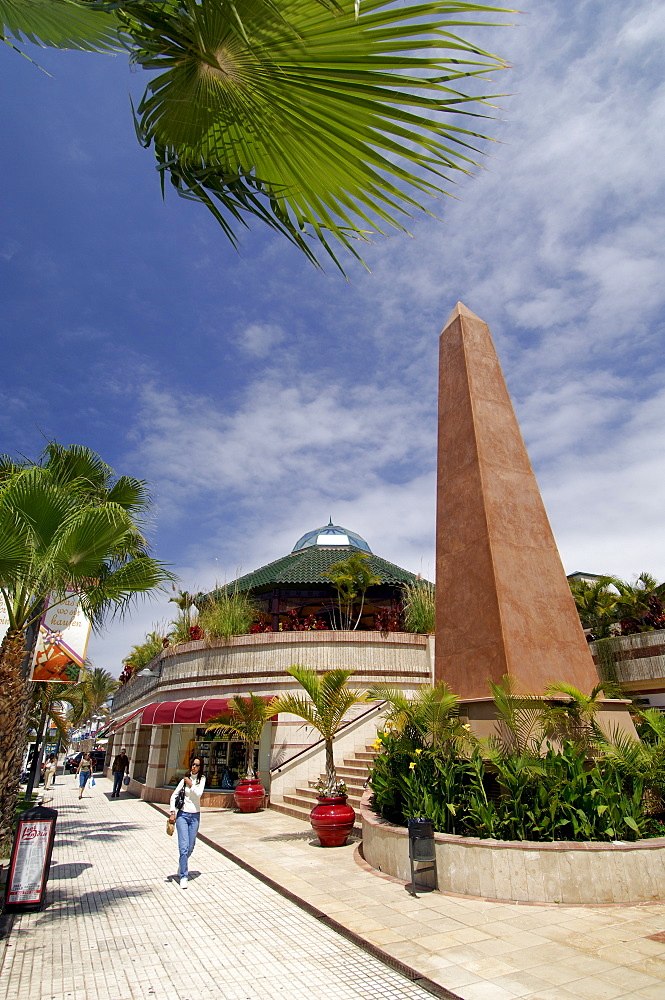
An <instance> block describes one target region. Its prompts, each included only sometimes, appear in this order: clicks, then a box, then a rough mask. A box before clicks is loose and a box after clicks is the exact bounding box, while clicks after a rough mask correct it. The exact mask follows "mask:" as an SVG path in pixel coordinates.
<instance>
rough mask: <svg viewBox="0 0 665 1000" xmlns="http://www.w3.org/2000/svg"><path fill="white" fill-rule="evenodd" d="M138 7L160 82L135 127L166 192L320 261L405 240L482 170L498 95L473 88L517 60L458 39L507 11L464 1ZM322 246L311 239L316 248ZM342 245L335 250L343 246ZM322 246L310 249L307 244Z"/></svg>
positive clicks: (137, 34) (133, 26)
mask: <svg viewBox="0 0 665 1000" xmlns="http://www.w3.org/2000/svg"><path fill="white" fill-rule="evenodd" d="M355 6H356V5H355V4H354V2H353V0H344V2H342V3H340V4H339V10H338V11H337V12H335V13H334V14H331V13H330V11H328V10H326V9H325V8H324V6H323V5H322V4H321V3H320V2H318V0H276V2H275V3H274V4H272V5H268V4H266V2H265V0H245V2H244V3H243V4H242V8H238V9H236V8H235V7H233V6H232V5H227V4H221V3H219V2H216V0H198V2H185V3H179V4H178V5H173V4H151V3H144V4H128V5H125V13H124V14H123V18H124V24H125V27H126V30H127V33H128V34H129V35H130V36H131V37H132V39H133V42H132V45H131V51H132V59H133V61H134V62H136V63H137V64H138V65H140V66H142V67H143V68H145V69H148V70H157V71H159V75H158V76H157V77H155V78H154V79H153V80H152V81H151V82H150V83H149V84H148V87H147V88H146V92H145V94H144V96H143V99H142V101H141V103H140V105H139V107H138V114H137V119H136V123H137V131H138V134H139V137H140V140H141V141H142V143H143V144H144V145H145V146H147V147H149V146H154V149H155V152H156V155H157V159H158V165H159V169H160V172H161V174H162V181H163V179H164V177H165V176H166V175H167V174H170V175H171V180H172V182H173V183H174V184H175V186H176V189H177V190H178V192H179V193H180V194H182V195H184V196H186V197H188V198H192V199H195V200H199V201H201V202H202V203H203V204H205V205H206V206H207V207H208V208H209V209H210V210H211V211H213V213H214V214H215V216H216V218H217V219H218V221H220V222H221V224H222V227H223V229H224V232H225V233H226V235H227V236H229V237H230V238H231V239H233V240H235V229H236V224H237V223H238V222H242V221H243V218H244V216H245V215H246V214H249V215H250V216H254V217H257V218H259V219H261V220H262V221H264V222H267V223H268V224H269V225H271V226H272V227H273V228H275V229H277V230H278V231H280V232H282V233H283V234H285V235H287V236H288V238H289V239H291V240H292V241H293V242H294V243H295V244H296V245H298V246H299V247H300V248H301V249H304V250H305V252H306V253H307V255H308V256H309V258H310V259H316V258H315V253H314V250H312V249H311V246H312V245H313V246H316V243H317V242H318V243H319V244H320V245H322V246H323V248H324V250H325V252H327V253H328V254H329V255H331V256H332V257H333V259H335V260H336V256H335V250H334V248H333V245H334V243H335V242H340V243H341V244H342V245H343V246H345V247H347V248H349V249H351V250H352V251H353V249H354V247H353V242H354V241H355V240H358V239H359V240H366V239H367V238H368V237H369V236H370V235H371V234H373V233H384V232H385V231H386V228H388V229H389V228H394V229H398V230H400V229H401V230H404V229H405V225H406V221H407V220H408V218H409V217H410V216H411V214H412V213H413V212H414V211H416V210H420V209H422V208H423V205H422V198H423V195H426V196H428V195H431V196H434V197H436V196H438V195H440V194H442V193H450V185H451V184H452V183H453V181H454V177H455V175H461V174H466V173H469V172H470V171H471V170H472V169H474V168H475V167H476V166H477V165H478V162H477V157H478V155H479V152H480V146H479V143H481V142H482V141H483V139H484V138H485V136H484V135H483V133H482V132H479V131H476V130H475V129H473V128H469V127H467V124H466V123H467V122H469V123H470V122H471V121H472V120H473V119H474V118H476V119H479V118H487V117H488V115H487V112H486V111H484V110H481V108H482V107H483V105H484V106H485V107H487V108H488V109H489V107H490V105H489V101H490V99H489V98H488V97H481V96H475V95H470V94H469V93H467V92H466V91H464V90H462V89H459V88H461V86H462V81H465V82H467V81H469V80H470V79H473V78H483V77H486V76H487V74H488V73H489V72H491V71H494V70H496V69H502V68H504V67H505V65H506V64H505V61H504V60H502V59H500V58H499V57H497V56H493V55H492V54H490V53H488V52H484V51H483V50H482V49H480V48H479V47H478V46H477V45H475V44H472V43H470V42H467V41H465V40H464V39H462V38H461V37H459V36H458V35H457V34H455V29H457V28H460V27H461V26H465V27H471V26H474V25H475V26H480V25H484V24H487V23H488V22H485V21H481V20H477V18H478V15H479V14H480V13H482V12H489V13H491V14H497V13H502V14H503V13H506V11H505V10H503V9H500V8H495V7H491V6H485V5H478V4H464V3H456V2H451V0H433V2H431V3H416V4H410V5H408V6H406V7H401V6H399V7H396V6H395V5H394V4H393V3H392V2H391V0H365V2H363V3H362V4H361V6H360V12H359V14H357V12H356V9H355ZM312 241H313V242H312ZM331 241H332V243H331ZM308 242H309V243H310V246H308Z"/></svg>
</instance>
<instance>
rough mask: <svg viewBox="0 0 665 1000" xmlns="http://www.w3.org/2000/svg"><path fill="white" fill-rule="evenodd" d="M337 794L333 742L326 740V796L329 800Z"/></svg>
mask: <svg viewBox="0 0 665 1000" xmlns="http://www.w3.org/2000/svg"><path fill="white" fill-rule="evenodd" d="M336 794H337V771H336V770H335V760H334V757H333V742H332V740H326V795H328V796H330V797H331V798H332V797H333V796H335V795H336Z"/></svg>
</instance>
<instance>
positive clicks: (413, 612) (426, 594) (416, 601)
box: [402, 580, 436, 635]
mask: <svg viewBox="0 0 665 1000" xmlns="http://www.w3.org/2000/svg"><path fill="white" fill-rule="evenodd" d="M402 592H403V595H404V630H405V632H419V633H422V634H424V635H428V634H431V633H433V632H434V630H435V627H436V590H435V587H434V584H432V583H429V582H428V581H427V580H422V581H421V580H419V581H418V582H417V583H405V584H404V587H403V588H402Z"/></svg>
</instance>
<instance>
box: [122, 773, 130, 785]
mask: <svg viewBox="0 0 665 1000" xmlns="http://www.w3.org/2000/svg"><path fill="white" fill-rule="evenodd" d="M122 783H123V785H128V784H129V775H128V774H126V775H125V777H124V778H123V779H122Z"/></svg>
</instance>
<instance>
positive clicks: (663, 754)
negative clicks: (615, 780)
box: [597, 708, 665, 814]
mask: <svg viewBox="0 0 665 1000" xmlns="http://www.w3.org/2000/svg"><path fill="white" fill-rule="evenodd" d="M637 728H638V732H639V735H640V737H641V738H638V739H635V737H634V736H630V735H629V734H628V733H626V732H625V731H624V730H622V729H620V728H619V727H618V726H616V727H615V728H614V729H613V731H612V732H611V733H610V735H609V736H605V735H604V734H603V733H599V734H598V739H597V744H598V748H599V750H600V751H601V753H602V757H603V759H604V760H606V761H608V762H609V763H610V764H611V765H612V767H613V768H615V769H616V770H617V771H619V773H620V774H622V775H623V776H624V777H626V778H628V779H630V780H632V781H633V782H636V783H641V784H642V786H643V787H644V806H645V809H646V810H647V812H649V813H651V814H654V813H660V812H662V811H663V808H664V802H665V715H663V713H662V712H660V711H658V709H655V708H648V709H645V710H644V711H642V712H641V713H640V721H639V722H638V724H637Z"/></svg>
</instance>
